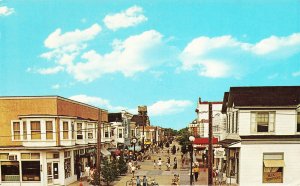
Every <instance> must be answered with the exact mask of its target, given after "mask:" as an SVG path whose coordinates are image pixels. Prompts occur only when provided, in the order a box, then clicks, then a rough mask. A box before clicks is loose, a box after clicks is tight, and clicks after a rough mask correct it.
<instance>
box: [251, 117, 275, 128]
mask: <svg viewBox="0 0 300 186" xmlns="http://www.w3.org/2000/svg"><path fill="white" fill-rule="evenodd" d="M274 125H275V112H251V132H274V131H275V126H274Z"/></svg>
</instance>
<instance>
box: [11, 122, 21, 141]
mask: <svg viewBox="0 0 300 186" xmlns="http://www.w3.org/2000/svg"><path fill="white" fill-rule="evenodd" d="M20 134H21V133H20V122H13V135H14V140H20V139H21V138H20Z"/></svg>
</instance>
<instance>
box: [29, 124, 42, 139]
mask: <svg viewBox="0 0 300 186" xmlns="http://www.w3.org/2000/svg"><path fill="white" fill-rule="evenodd" d="M30 129H31V139H41V122H40V121H31V122H30Z"/></svg>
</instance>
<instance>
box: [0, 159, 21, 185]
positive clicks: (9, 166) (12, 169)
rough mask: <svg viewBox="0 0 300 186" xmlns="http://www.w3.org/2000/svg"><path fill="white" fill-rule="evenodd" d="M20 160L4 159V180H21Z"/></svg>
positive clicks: (2, 169)
mask: <svg viewBox="0 0 300 186" xmlns="http://www.w3.org/2000/svg"><path fill="white" fill-rule="evenodd" d="M19 170H20V169H19V162H17V161H2V162H1V178H2V181H20V171H19Z"/></svg>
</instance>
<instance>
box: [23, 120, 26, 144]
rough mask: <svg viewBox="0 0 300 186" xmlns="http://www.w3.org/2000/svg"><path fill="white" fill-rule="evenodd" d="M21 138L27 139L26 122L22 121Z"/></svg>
mask: <svg viewBox="0 0 300 186" xmlns="http://www.w3.org/2000/svg"><path fill="white" fill-rule="evenodd" d="M23 139H24V140H27V122H26V121H23Z"/></svg>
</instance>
